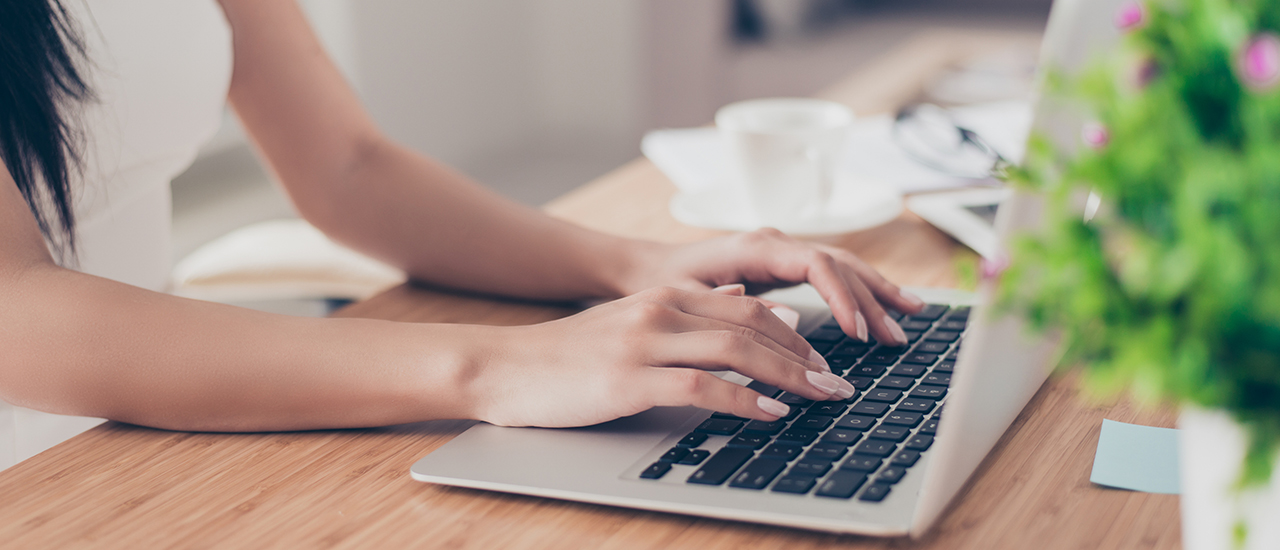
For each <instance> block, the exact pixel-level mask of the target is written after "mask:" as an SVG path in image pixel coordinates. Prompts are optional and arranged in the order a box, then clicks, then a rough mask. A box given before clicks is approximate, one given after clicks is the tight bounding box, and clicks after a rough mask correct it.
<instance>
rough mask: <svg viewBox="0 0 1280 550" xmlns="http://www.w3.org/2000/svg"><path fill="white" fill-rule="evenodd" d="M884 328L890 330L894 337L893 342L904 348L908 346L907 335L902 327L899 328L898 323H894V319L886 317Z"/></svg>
mask: <svg viewBox="0 0 1280 550" xmlns="http://www.w3.org/2000/svg"><path fill="white" fill-rule="evenodd" d="M884 326H885V327H887V328H888V329H889V334H891V335H893V341H895V342H897V343H899V344H902V345H904V346H905V345H907V333H905V332H902V327H901V326H898V322H897V321H894V320H893V317H890V316H888V315H885V316H884Z"/></svg>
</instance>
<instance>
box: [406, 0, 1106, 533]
mask: <svg viewBox="0 0 1280 550" xmlns="http://www.w3.org/2000/svg"><path fill="white" fill-rule="evenodd" d="M1119 3H1120V2H1119V1H1118V0H1100V1H1097V2H1094V1H1091V0H1078V1H1076V0H1059V2H1057V3H1056V4H1055V6H1054V8H1053V12H1052V15H1051V17H1050V23H1049V28H1048V30H1047V33H1046V37H1045V45H1044V47H1043V48H1044V50H1043V52H1042V58H1043V59H1045V60H1046V61H1047V62H1051V63H1055V64H1058V65H1059V66H1065V67H1068V68H1069V67H1074V66H1078V64H1079V62H1080V61H1082V60H1083V59H1084V57H1083V55H1082V52H1085V51H1087V49H1086V48H1085V45H1086V44H1088V45H1090V46H1097V45H1098V44H1099V43H1110V41H1113V40H1114V38H1113V36H1109V35H1114V31H1111V30H1110V29H1111V27H1110V18H1111V14H1112V13H1114V9H1115V7H1116V6H1117V5H1118V4H1119ZM1086 4H1087V5H1086ZM1047 110H1049V108H1048V107H1046V106H1043V105H1039V106H1037V114H1036V118H1037V126H1038V127H1041V129H1044V130H1046V131H1050V133H1053V132H1052V131H1051V130H1053V129H1052V128H1044V127H1043V126H1044V124H1045V122H1044V121H1045V120H1048V119H1052V118H1055V117H1053V116H1051V114H1052V113H1047V112H1046V111H1047ZM1036 201H1037V199H1036V198H1035V197H1032V196H1028V195H1024V194H1014V196H1013V197H1012V198H1011V199H1010V200H1009V202H1007V203H1005V204H1004V205H1003V206H1001V208H1000V213H999V215H998V217H997V221H996V225H997V233H998V234H999V235H1000V236H1001V239H1002V240H1006V241H1007V239H1008V238H1009V236H1010V235H1012V234H1015V233H1016V232H1018V231H1019V230H1024V229H1026V228H1029V227H1033V226H1034V225H1035V224H1036V222H1037V220H1038V218H1039V215H1038V211H1039V208H1038V207H1037V203H1036ZM913 290H915V291H917V292H918V294H919V295H920V296H921V297H922V298H924V299H925V301H926V302H928V303H930V304H932V305H930V306H929V308H927V310H926V311H925V312H923V314H921V315H916V316H906V317H903V318H902V319H901V321H900V322H901V323H902V324H903V326H904V329H906V330H907V331H908V332H909V336H911V338H912V344H911V345H910V346H909V347H906V348H886V347H882V346H874V345H864V344H861V343H859V342H856V341H854V340H851V339H849V338H847V337H846V336H844V335H843V334H842V333H841V331H840V330H839V329H838V327H836V325H835V324H834V322H833V321H832V319H831V315H830V311H829V310H828V309H827V308H826V307H825V305H824V304H823V302H822V300H821V299H820V298H819V297H818V295H817V293H816V292H814V291H813V289H812V288H811V287H808V286H807V285H804V286H800V287H796V288H793V289H787V290H783V291H776V292H774V293H771V294H770V295H769V298H770V299H772V300H774V301H778V302H782V303H787V304H789V305H791V306H792V307H795V308H796V309H797V310H798V311H800V312H801V314H802V316H801V322H800V326H799V328H798V330H799V331H800V333H801V334H803V335H805V336H806V338H808V339H809V340H810V342H811V343H813V344H814V347H815V348H816V349H818V350H819V351H821V352H823V353H824V354H826V355H827V357H828V361H829V362H830V363H831V364H832V365H833V369H835V370H838V371H840V372H841V373H842V375H843V376H845V377H846V379H848V380H850V381H851V382H853V383H854V385H855V386H856V387H857V388H858V389H859V392H858V394H857V395H855V396H854V397H853V398H851V399H849V400H846V401H845V402H818V403H813V402H809V401H808V400H805V399H803V398H800V397H799V396H794V395H788V394H785V393H782V394H781V395H778V393H779V392H777V391H776V389H775V388H772V387H769V386H766V385H763V384H759V383H754V382H752V381H750V380H748V379H746V378H744V377H742V376H740V375H737V374H735V373H728V374H726V375H724V377H725V378H726V379H728V380H733V381H736V382H739V383H742V384H747V385H750V386H751V387H753V388H755V389H757V390H758V391H761V392H762V393H765V394H769V395H777V398H778V399H780V400H782V401H783V402H786V403H788V404H789V405H791V406H792V409H793V413H792V415H791V416H790V417H788V418H787V419H783V420H782V421H779V422H776V423H768V422H760V421H749V420H745V419H740V418H735V417H732V416H728V415H720V414H712V413H711V412H709V411H705V410H699V409H696V408H690V407H685V408H658V409H653V410H650V411H648V412H645V413H642V414H638V415H636V416H632V417H628V418H623V419H619V420H615V421H613V422H608V423H605V424H601V425H598V426H593V427H588V428H576V429H539V428H502V427H497V426H492V425H488V424H479V425H476V426H474V427H472V428H471V429H469V430H467V431H466V432H465V433H463V434H461V435H460V436H458V437H457V438H455V439H454V440H452V441H450V442H449V443H447V444H445V445H444V446H442V447H440V448H439V449H437V450H436V451H434V452H432V453H431V454H430V455H428V456H426V457H425V458H423V459H421V460H419V461H418V462H417V463H416V464H414V465H413V468H412V470H411V472H412V475H413V478H414V479H416V480H419V481H425V482H429V483H439V484H444V485H452V486H458V487H468V488H473V489H484V490H492V491H502V492H509V493H520V494H526V495H536V496H542V497H549V498H556V499H564V500H573V501H582V502H591V503H597V504H607V505H613V506H622V507H629V508H641V509H646V510H658V511H664V512H673V513H680V514H691V515H697V516H707V517H714V518H722V519H729V520H738V521H749V522H758V523H767V524H774V525H782V526H788V527H799V528H807V529H815V530H822V531H831V532H839V533H859V534H866V535H880V536H901V535H912V536H920V535H923V534H924V533H925V532H926V531H927V530H928V529H929V527H930V526H931V525H932V524H933V523H934V521H935V520H936V519H937V518H938V516H939V515H940V514H941V513H942V512H943V510H944V509H945V508H946V506H947V504H948V503H949V502H950V501H951V499H952V498H953V497H954V496H955V495H956V493H957V492H958V491H959V490H960V488H961V487H962V486H963V485H964V484H965V482H966V481H967V480H968V479H969V477H970V475H972V474H973V472H974V470H975V469H976V468H977V467H978V465H979V463H981V462H982V460H983V458H985V457H986V455H987V453H988V452H989V451H990V450H991V448H992V446H994V445H995V443H996V441H997V440H999V439H1000V437H1001V435H1003V434H1004V432H1005V430H1006V429H1007V428H1008V427H1009V425H1010V423H1012V422H1013V420H1014V418H1015V417H1017V415H1018V414H1019V412H1021V411H1022V409H1023V407H1024V406H1025V405H1026V403H1027V401H1028V400H1030V399H1031V397H1032V396H1033V395H1034V394H1035V393H1036V391H1037V390H1038V389H1039V388H1040V386H1041V385H1042V384H1043V383H1044V380H1045V379H1046V377H1047V375H1048V372H1049V369H1050V368H1051V365H1052V363H1053V359H1054V357H1052V354H1053V353H1054V351H1055V350H1054V345H1053V344H1052V343H1051V342H1047V341H1041V340H1036V339H1033V338H1031V337H1029V336H1028V335H1029V333H1028V331H1027V330H1025V327H1024V325H1023V323H1022V322H1021V321H1020V320H1019V319H1018V318H1016V317H1014V316H1010V315H1007V314H1000V313H997V312H993V311H992V309H991V308H989V307H986V306H987V305H988V303H989V302H990V296H991V294H992V293H993V291H994V290H993V289H991V288H984V289H983V291H982V292H981V293H979V294H969V293H962V292H957V291H947V290H937V289H913Z"/></svg>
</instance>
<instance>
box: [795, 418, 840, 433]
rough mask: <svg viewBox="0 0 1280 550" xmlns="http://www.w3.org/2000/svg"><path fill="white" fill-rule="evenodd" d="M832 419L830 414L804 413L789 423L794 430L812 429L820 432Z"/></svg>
mask: <svg viewBox="0 0 1280 550" xmlns="http://www.w3.org/2000/svg"><path fill="white" fill-rule="evenodd" d="M831 422H832V419H831V417H830V416H819V415H816V414H806V415H804V416H802V417H800V418H798V419H796V421H795V423H793V424H791V428H792V429H796V430H813V431H815V432H820V431H822V430H825V429H827V427H829V426H831Z"/></svg>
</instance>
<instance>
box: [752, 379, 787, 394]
mask: <svg viewBox="0 0 1280 550" xmlns="http://www.w3.org/2000/svg"><path fill="white" fill-rule="evenodd" d="M747 389H752V390H755V391H756V392H757V393H759V394H760V395H763V396H765V397H777V396H778V394H779V393H782V390H780V389H778V388H776V387H773V386H770V385H768V384H765V383H764V382H761V381H759V380H752V381H751V383H750V384H747Z"/></svg>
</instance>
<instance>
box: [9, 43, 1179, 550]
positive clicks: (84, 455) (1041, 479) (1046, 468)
mask: <svg viewBox="0 0 1280 550" xmlns="http://www.w3.org/2000/svg"><path fill="white" fill-rule="evenodd" d="M1009 44H1021V45H1023V46H1024V47H1031V48H1034V47H1036V45H1037V41H1036V38H1035V37H1028V36H1023V35H1000V34H975V33H959V34H956V33H945V32H937V33H929V34H927V35H922V36H921V37H920V38H917V39H915V40H913V41H910V42H909V43H908V44H907V45H905V46H904V47H902V48H900V49H898V50H897V51H895V52H893V53H892V54H890V55H888V56H886V57H884V58H883V59H881V60H880V61H878V62H877V63H875V64H873V65H871V66H869V67H867V68H865V69H864V70H861V71H859V72H858V73H857V74H855V75H853V76H852V77H850V78H849V79H848V80H846V81H844V82H842V83H840V84H838V85H836V86H835V87H833V88H832V89H831V90H829V91H828V92H827V93H826V94H824V96H825V97H829V98H832V99H836V100H839V101H843V102H845V103H847V104H849V105H851V106H852V107H854V108H855V109H856V110H857V111H859V112H861V113H872V112H880V111H886V110H890V109H892V108H894V107H896V106H897V105H899V104H900V103H902V102H903V101H907V100H909V99H910V98H911V97H913V96H914V95H915V94H916V93H917V92H918V90H919V89H920V86H921V85H922V84H923V83H924V82H925V81H926V80H927V78H928V77H929V76H930V75H932V74H935V73H936V72H937V71H938V70H939V69H941V68H943V67H945V66H947V65H949V64H951V63H953V62H955V61H956V60H957V59H961V58H963V57H965V56H969V55H973V54H974V53H975V52H979V51H982V50H985V49H988V48H994V47H1003V46H1008V45H1009ZM672 192H673V188H672V186H671V185H670V183H669V182H667V180H666V179H665V178H664V177H662V175H661V174H659V173H658V171H657V170H656V169H654V167H653V166H652V165H650V164H649V163H648V162H645V161H643V160H637V161H635V162H632V163H630V164H627V165H626V166H623V167H622V168H620V169H618V170H617V171H615V172H613V173H611V174H609V175H606V176H604V177H602V178H600V179H599V180H598V181H596V182H594V183H591V184H589V185H587V186H585V187H583V188H581V189H579V190H577V191H575V192H573V193H570V194H569V195H567V196H565V197H563V198H561V199H559V200H557V201H555V202H553V203H551V204H550V205H548V207H547V210H548V211H549V212H551V213H552V214H553V215H556V216H561V217H564V218H566V219H570V220H573V221H576V222H578V223H582V224H584V225H588V226H591V227H595V228H598V229H601V230H604V231H610V232H614V233H620V234H625V235H633V236H642V237H647V238H651V239H659V240H667V241H688V240H694V239H700V238H704V237H708V236H712V235H714V234H715V233H714V232H710V231H705V230H698V229H693V228H689V227H686V226H683V225H680V224H679V223H677V222H675V221H674V220H672V219H671V218H670V216H669V215H668V214H667V211H666V202H667V199H668V198H669V197H670V196H671V194H672ZM832 242H835V243H836V244H839V245H841V246H846V247H849V248H851V249H852V250H854V251H856V252H858V253H859V254H861V255H862V257H863V258H865V259H867V260H868V261H870V262H871V263H872V264H873V265H875V266H876V267H877V268H879V269H880V270H881V271H882V272H883V273H885V274H886V275H887V276H889V277H890V278H892V279H894V280H896V281H898V282H900V283H903V284H910V285H934V286H948V285H952V284H954V277H953V272H954V270H953V260H952V258H953V257H955V255H956V254H957V251H958V246H957V245H956V244H955V243H954V242H952V241H951V240H950V239H948V238H947V237H945V236H943V235H942V234H940V233H938V232H937V231H935V230H933V229H932V228H931V227H929V226H928V225H926V224H924V223H923V222H922V221H921V220H919V219H918V218H915V217H914V216H911V215H904V216H903V217H901V218H899V219H898V220H896V221H894V222H892V223H890V224H888V225H886V226H883V227H880V228H877V229H873V230H870V231H864V232H860V233H856V234H851V235H845V236H841V237H839V238H835V239H832ZM571 312H572V311H571V310H568V309H564V308H557V307H546V306H543V305H538V304H530V303H518V302H511V301H499V300H490V299H483V298H479V297H467V296H460V295H457V294H449V293H444V292H438V291H435V290H430V289H424V288H412V287H407V286H404V287H399V288H395V289H393V290H391V291H389V292H387V293H385V294H382V295H380V296H378V297H376V298H374V299H371V300H369V301H367V302H364V303H360V304H356V305H354V306H352V307H350V308H348V309H346V310H344V311H343V312H342V314H343V315H346V316H359V317H378V318H383V319H395V320H402V321H418V322H426V321H430V322H471V323H490V324H517V323H533V322H539V321H544V320H548V319H552V318H555V317H559V316H562V315H567V314H569V313H571ZM1074 387H1075V386H1074V384H1073V383H1072V381H1071V380H1070V379H1066V380H1054V381H1051V382H1050V383H1048V384H1046V385H1045V387H1044V388H1043V389H1042V390H1041V391H1040V393H1039V394H1037V395H1036V397H1035V398H1034V399H1033V400H1032V402H1031V404H1030V405H1028V407H1027V409H1026V410H1025V411H1024V412H1023V414H1022V415H1021V416H1020V417H1019V418H1018V420H1017V421H1016V422H1015V424H1014V425H1013V427H1012V428H1010V430H1009V432H1008V433H1007V434H1006V435H1005V437H1004V438H1003V439H1002V440H1001V442H1000V443H999V444H998V445H997V447H996V448H995V450H993V451H992V453H991V455H990V456H988V457H987V460H986V462H985V463H984V464H983V465H982V467H981V468H980V469H979V470H978V472H977V473H976V474H975V476H974V478H973V479H972V480H971V482H970V483H969V485H968V486H967V487H966V489H965V490H964V491H963V492H962V494H961V495H960V496H959V497H958V498H957V499H956V502H955V503H954V504H953V506H952V509H951V511H950V512H949V513H948V514H947V515H946V516H945V517H944V519H943V520H942V521H941V523H940V524H939V525H938V527H937V528H935V529H934V531H933V532H932V533H931V534H930V536H929V537H928V538H926V539H925V540H923V541H910V540H905V539H899V540H881V539H870V538H864V537H856V536H833V535H826V534H820V533H811V532H805V531H798V530H790V529H781V528H774V527H764V526H758V525H750V524H742V523H734V522H726V521H717V520H708V519H699V518H692V517H685V516H677V515H670V514H661V513H649V512H639V511H632V510H625V509H617V508H608V507H603V506H594V505H589V504H578V503H571V502H558V501H552V500H542V499H537V498H530V497H522V496H511V495H503V494H497V493H487V492H481V491H471V490H465V489H454V488H447V487H441V486H435V485H428V484H424V483H418V482H415V481H412V480H411V479H410V478H409V467H410V466H411V465H412V464H413V462H414V461H416V460H417V459H418V458H420V457H422V456H423V455H425V454H427V453H428V452H430V451H431V450H432V449H435V448H436V447H438V446H440V445H442V444H443V443H445V442H446V441H448V440H449V439H450V438H452V437H453V436H455V435H457V434H458V433H460V432H462V431H463V430H464V429H466V428H467V427H468V426H469V425H470V424H471V423H470V422H463V421H449V422H427V423H421V424H414V425H409V426H398V427H392V428H385V429H376V430H348V431H328V432H308V433H282V434H254V435H215V434H193V433H176V432H165V431H158V430H150V429H145V428H137V427H133V426H126V425H121V424H116V423H108V424H106V425H103V426H101V427H99V428H97V429H94V430H92V431H90V432H88V433H85V434H83V435H81V436H79V437H77V438H75V439H72V440H71V441H68V442H66V443H64V444H62V445H59V446H58V447H55V448H53V449H51V450H50V451H48V452H46V453H44V454H41V455H40V456H38V457H36V458H34V459H31V460H29V461H26V462H24V463H22V464H20V465H18V466H16V467H14V468H12V469H10V470H8V471H6V472H3V473H0V547H5V548H68V547H77V546H91V547H108V548H151V547H180V548H189V547H222V548H259V547H286V548H310V547H341V548H404V547H436V546H449V547H467V548H511V547H515V548H600V547H605V548H698V549H709V548H742V547H749V548H783V547H785V548H788V549H789V550H800V549H806V548H836V547H839V548H890V547H892V548H1148V547H1153V548H1175V547H1177V546H1178V545H1179V524H1178V508H1177V505H1178V501H1177V497H1173V496H1163V495H1149V494H1141V493H1131V492H1124V491H1115V490H1107V489H1102V488H1099V487H1096V486H1093V485H1091V484H1090V483H1089V470H1090V468H1091V465H1092V461H1093V452H1094V449H1095V445H1096V444H1097V438H1098V430H1099V424H1100V422H1101V420H1102V418H1103V417H1107V418H1112V419H1116V420H1122V421H1130V422H1138V423H1144V424H1150V425H1161V426H1170V425H1172V421H1173V417H1172V415H1171V414H1170V413H1169V412H1167V411H1163V412H1140V411H1136V410H1134V409H1133V408H1131V407H1129V406H1128V405H1126V404H1123V403H1122V404H1120V405H1114V406H1089V405H1087V404H1085V402H1084V401H1082V400H1081V399H1080V398H1078V397H1077V393H1076V390H1075V389H1074Z"/></svg>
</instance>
